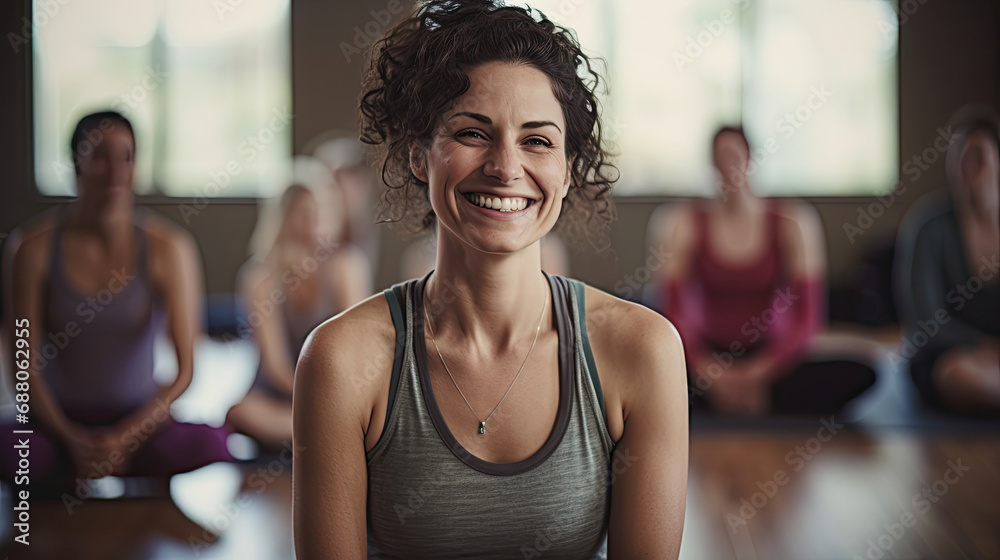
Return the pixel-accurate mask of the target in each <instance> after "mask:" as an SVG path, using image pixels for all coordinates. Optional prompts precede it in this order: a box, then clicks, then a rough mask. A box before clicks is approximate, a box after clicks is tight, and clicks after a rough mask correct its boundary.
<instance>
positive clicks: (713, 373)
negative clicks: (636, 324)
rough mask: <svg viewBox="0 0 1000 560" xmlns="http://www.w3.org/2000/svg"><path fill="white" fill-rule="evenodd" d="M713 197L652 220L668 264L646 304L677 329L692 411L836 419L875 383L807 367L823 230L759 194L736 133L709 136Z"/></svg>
mask: <svg viewBox="0 0 1000 560" xmlns="http://www.w3.org/2000/svg"><path fill="white" fill-rule="evenodd" d="M713 162H714V164H715V167H716V169H717V170H718V172H719V174H720V177H721V182H720V188H721V192H720V197H718V198H715V199H705V200H698V201H696V202H693V203H691V204H690V205H686V206H683V207H681V208H679V209H676V210H673V211H671V212H669V213H665V214H660V215H659V216H658V218H656V219H654V222H653V223H651V231H652V232H653V235H654V236H655V237H657V238H658V240H654V243H655V242H656V241H658V242H660V243H662V244H663V245H664V246H666V247H668V248H669V249H668V252H669V254H670V258H668V259H667V260H666V263H665V266H664V267H663V270H662V272H661V274H660V278H658V279H657V285H658V286H659V288H658V289H659V301H658V302H657V304H656V306H657V307H658V308H659V309H660V310H661V312H662V313H664V314H665V315H666V316H667V317H668V318H669V319H670V320H671V321H672V322H673V323H674V325H676V326H677V329H678V330H679V331H680V333H681V338H682V340H683V341H684V348H685V355H686V357H687V364H688V372H689V383H690V386H689V391H690V392H691V400H692V404H693V405H698V406H704V405H708V406H710V407H711V408H712V409H713V410H715V411H717V412H721V413H727V414H738V415H756V414H762V413H765V412H768V411H771V412H778V413H782V412H785V413H822V412H836V411H838V410H840V409H841V408H842V407H843V406H844V405H845V404H846V403H847V402H848V401H850V400H851V399H853V398H855V397H857V396H858V395H860V394H861V393H862V392H864V391H865V390H867V389H868V388H869V387H870V386H871V385H872V384H873V383H874V381H875V374H874V370H873V368H872V367H870V366H868V365H865V364H863V363H860V362H858V361H856V360H855V359H849V358H847V357H846V356H845V357H844V359H836V360H826V361H809V360H807V353H808V352H809V351H810V346H811V345H812V343H813V341H814V338H815V336H816V335H817V334H818V333H819V332H820V331H821V330H822V328H823V323H824V315H825V313H824V306H825V303H824V294H825V288H824V277H825V273H826V262H825V250H824V241H823V234H822V230H821V227H820V224H819V219H818V217H817V216H816V215H815V212H814V211H813V210H812V209H811V208H810V207H808V206H806V205H805V204H803V203H796V202H793V201H781V200H777V199H766V198H760V197H758V196H756V195H755V194H754V192H753V191H752V189H751V188H750V185H749V184H748V182H747V166H748V162H749V145H748V143H747V141H746V138H745V136H744V135H743V132H742V131H741V130H740V129H738V128H731V127H724V128H722V129H720V130H719V131H718V133H717V134H716V136H715V138H714V141H713Z"/></svg>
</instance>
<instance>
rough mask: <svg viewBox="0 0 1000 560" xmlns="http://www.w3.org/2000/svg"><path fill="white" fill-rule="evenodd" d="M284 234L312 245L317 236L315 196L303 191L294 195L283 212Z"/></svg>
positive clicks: (317, 216)
mask: <svg viewBox="0 0 1000 560" xmlns="http://www.w3.org/2000/svg"><path fill="white" fill-rule="evenodd" d="M284 227H285V235H286V236H287V238H288V239H292V240H294V241H296V242H297V243H300V244H302V245H312V244H313V243H315V242H316V241H317V239H318V238H319V212H318V210H317V208H316V197H314V196H313V195H312V193H309V192H303V193H301V194H299V195H298V196H296V197H295V199H294V200H293V201H292V203H291V205H289V207H288V210H287V211H286V213H285V221H284Z"/></svg>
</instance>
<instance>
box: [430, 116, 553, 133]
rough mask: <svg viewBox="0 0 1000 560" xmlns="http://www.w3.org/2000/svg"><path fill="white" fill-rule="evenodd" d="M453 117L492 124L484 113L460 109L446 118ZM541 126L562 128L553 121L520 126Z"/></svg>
mask: <svg viewBox="0 0 1000 560" xmlns="http://www.w3.org/2000/svg"><path fill="white" fill-rule="evenodd" d="M455 117H469V118H470V119H475V120H477V121H479V122H481V123H483V124H493V120H492V119H490V118H489V117H487V116H486V115H482V114H479V113H469V112H466V111H461V112H458V113H455V114H454V115H452V116H450V117H448V120H449V121H450V120H451V119H453V118H455ZM543 126H554V127H556V130H558V131H559V132H562V129H561V128H559V125H557V124H556V123H554V122H552V121H528V122H526V123H524V124H523V125H521V128H542V127H543Z"/></svg>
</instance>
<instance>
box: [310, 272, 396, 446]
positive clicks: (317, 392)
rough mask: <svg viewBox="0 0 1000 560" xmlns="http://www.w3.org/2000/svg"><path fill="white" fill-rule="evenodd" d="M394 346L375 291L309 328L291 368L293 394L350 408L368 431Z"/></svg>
mask: <svg viewBox="0 0 1000 560" xmlns="http://www.w3.org/2000/svg"><path fill="white" fill-rule="evenodd" d="M395 348H396V334H395V327H394V326H393V323H392V317H391V316H390V313H389V304H388V303H387V302H386V300H385V296H384V295H383V294H382V292H381V291H380V292H378V293H376V294H374V295H372V296H369V297H367V298H365V299H364V300H362V301H360V302H358V303H357V304H355V305H353V306H351V307H350V308H348V309H346V310H344V311H342V312H341V313H339V314H337V315H335V316H333V317H331V318H330V319H327V320H326V321H324V322H323V323H322V324H320V325H319V326H318V327H316V328H315V329H313V331H312V332H311V333H310V334H309V336H308V337H307V338H306V341H305V344H304V345H303V347H302V353H301V355H300V357H299V362H298V365H297V367H296V370H295V392H296V393H300V391H301V392H303V393H304V394H308V395H310V396H309V397H307V398H309V399H310V400H312V399H318V401H316V402H326V403H341V404H345V405H349V406H350V408H351V409H354V410H355V412H357V413H358V414H359V415H360V416H359V418H361V419H362V421H363V422H364V423H365V426H366V427H367V422H368V418H369V417H370V415H371V411H372V408H373V407H374V404H375V401H376V399H377V398H378V396H379V395H380V391H381V389H382V387H388V381H389V377H390V376H391V375H392V361H393V356H394V353H395ZM386 392H387V391H386Z"/></svg>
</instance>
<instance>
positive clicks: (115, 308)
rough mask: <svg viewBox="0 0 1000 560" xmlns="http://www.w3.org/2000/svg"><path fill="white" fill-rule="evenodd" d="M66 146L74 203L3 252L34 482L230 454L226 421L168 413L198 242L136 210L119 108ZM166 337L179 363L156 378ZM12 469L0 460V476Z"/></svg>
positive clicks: (191, 299)
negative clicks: (22, 353) (24, 336)
mask: <svg viewBox="0 0 1000 560" xmlns="http://www.w3.org/2000/svg"><path fill="white" fill-rule="evenodd" d="M70 144H71V146H70V147H71V150H72V155H73V163H74V167H75V171H76V186H77V194H78V196H77V198H76V200H74V201H73V202H72V203H70V204H69V205H66V206H61V207H58V208H55V209H53V210H50V211H49V212H46V213H45V214H42V215H40V216H38V217H36V218H34V219H32V220H31V221H29V222H28V223H25V224H23V225H22V226H20V227H19V228H18V229H17V230H16V231H15V232H14V234H13V236H12V239H11V240H9V242H8V243H7V248H6V254H5V263H4V270H5V271H7V274H8V276H7V277H6V278H5V279H4V291H5V297H6V306H5V309H7V310H9V312H10V313H9V315H8V317H6V318H5V321H7V327H8V331H7V332H11V331H10V330H9V327H11V326H12V322H13V319H14V318H17V319H27V320H28V321H29V323H30V328H29V333H28V339H29V342H30V349H31V359H30V367H29V370H30V373H31V377H30V380H31V381H30V403H31V409H30V422H31V423H32V425H33V427H34V433H33V434H31V436H30V437H31V456H32V462H31V470H32V473H31V479H32V481H33V482H41V481H51V482H55V483H59V482H60V480H61V481H62V482H66V481H67V480H69V479H71V478H72V477H73V476H77V477H85V478H96V477H99V476H106V475H148V476H158V475H171V474H175V473H180V472H186V471H190V470H193V469H196V468H199V467H202V466H204V465H207V464H209V463H213V462H217V461H228V460H231V459H232V457H231V455H230V454H229V452H228V450H227V449H226V435H227V433H226V431H225V430H223V429H221V428H213V427H211V426H206V425H197V424H188V423H182V422H177V421H175V420H174V419H173V418H171V416H170V405H171V403H173V402H174V401H175V400H176V399H177V398H178V397H179V396H180V395H181V394H182V393H184V391H185V390H186V389H187V387H188V385H189V384H190V383H191V379H192V374H193V350H194V341H195V338H196V337H197V336H198V335H199V334H200V332H201V325H200V322H199V317H200V313H201V309H202V287H201V265H200V262H199V258H198V249H197V247H196V245H195V243H194V241H193V240H192V239H191V237H190V236H189V235H188V234H187V233H185V232H184V231H183V230H181V229H180V228H178V227H177V226H175V225H173V224H171V223H170V222H168V221H167V220H165V219H163V218H160V217H158V216H157V215H156V214H154V213H153V212H148V211H145V210H143V209H141V208H136V207H135V204H134V193H133V189H132V180H133V170H134V161H135V155H136V145H135V136H134V134H133V132H132V126H131V124H130V123H129V121H128V120H127V119H126V118H125V117H123V116H122V115H120V114H118V113H114V112H103V113H94V114H91V115H87V116H86V117H84V118H83V119H81V120H80V122H79V123H78V124H77V127H76V130H75V132H74V133H73V136H72V139H71V142H70ZM163 334H166V335H167V337H168V338H169V340H170V341H171V342H172V344H173V347H174V350H175V352H176V354H177V364H178V370H177V376H176V378H175V379H174V381H173V382H171V383H170V384H168V385H164V386H161V385H159V384H158V383H156V381H155V380H154V378H153V369H154V359H153V346H154V341H155V339H156V338H157V337H158V336H161V335H163ZM2 433H3V436H2V437H11V436H10V435H9V434H10V430H4V431H3V432H2ZM3 445H5V446H7V442H4V443H3ZM5 448H7V447H5ZM11 459H13V457H11ZM12 467H14V465H13V464H12V463H11V462H10V461H9V460H7V459H5V460H4V461H3V465H0V474H2V475H3V476H4V477H10V476H11V475H12V472H13V470H14V469H13V468H12Z"/></svg>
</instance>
